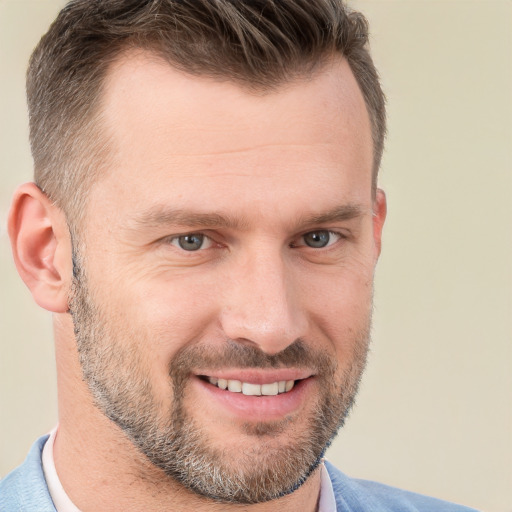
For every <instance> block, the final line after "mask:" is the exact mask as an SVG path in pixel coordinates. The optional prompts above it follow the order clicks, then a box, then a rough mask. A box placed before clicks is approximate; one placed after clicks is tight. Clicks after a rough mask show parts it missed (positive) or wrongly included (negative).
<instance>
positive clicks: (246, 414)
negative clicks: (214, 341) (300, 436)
mask: <svg viewBox="0 0 512 512" xmlns="http://www.w3.org/2000/svg"><path fill="white" fill-rule="evenodd" d="M313 382H314V377H309V378H307V379H303V380H301V381H299V382H298V383H297V384H295V386H294V387H293V389H292V390H291V391H288V392H287V393H281V394H279V395H273V396H247V395H244V394H243V393H233V392H231V391H228V390H224V389H220V388H218V387H217V386H214V385H213V384H210V383H209V382H206V381H204V380H202V379H200V378H199V377H195V378H194V379H193V383H194V387H196V388H199V391H200V392H201V393H203V394H206V399H207V401H208V403H211V402H213V401H214V402H215V403H216V404H219V405H220V406H221V407H223V408H224V409H225V410H227V411H228V412H229V413H230V414H232V415H233V416H235V417H236V418H238V419H240V420H243V421H278V420H282V419H284V418H285V417H286V416H289V415H290V414H296V413H297V412H299V411H300V410H301V409H302V407H303V406H304V403H305V399H306V395H307V393H308V391H309V390H310V389H311V387H312V385H313Z"/></svg>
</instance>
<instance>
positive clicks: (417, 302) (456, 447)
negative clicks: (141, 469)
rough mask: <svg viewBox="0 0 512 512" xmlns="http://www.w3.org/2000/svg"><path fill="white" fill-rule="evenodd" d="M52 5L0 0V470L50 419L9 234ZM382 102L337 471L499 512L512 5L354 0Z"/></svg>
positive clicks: (511, 242) (507, 448)
mask: <svg viewBox="0 0 512 512" xmlns="http://www.w3.org/2000/svg"><path fill="white" fill-rule="evenodd" d="M62 4H63V2H62V1H60V0H0V73H1V75H0V119H1V123H0V222H1V224H0V225H1V228H0V475H5V474H6V473H7V472H8V471H9V470H10V469H11V468H13V467H14V466H15V465H17V464H19V463H20V462H21V461H22V460H23V458H24V456H25V454H26V452H27V450H28V449H29V447H30V444H31V443H32V441H33V440H34V439H35V438H36V437H37V436H39V435H40V434H42V433H44V432H45V431H47V430H48V429H50V428H51V427H52V425H53V424H54V423H55V421H56V415H57V410H56V399H55V395H56V385H55V374H54V372H55V365H54V361H53V346H52V334H51V318H50V316H49V314H47V313H45V312H44V311H40V310H39V309H38V308H37V307H36V306H35V305H34V304H33V303H32V301H31V298H30V296H29V294H28V292H27V291H26V289H25V288H24V285H23V284H22V283H21V281H20V280H19V279H18V277H17V275H16V273H15V270H14V266H13V264H12V261H11V257H10V253H9V249H8V243H7V239H6V235H5V217H6V213H7V208H8V203H9V200H10V197H11V194H12V191H13V190H14V188H15V186H16V184H18V183H21V182H22V181H25V180H28V179H30V175H31V160H30V155H29V151H28V144H27V120H26V114H25V105H24V90H23V88H24V71H25V66H26V62H27V59H28V56H29V54H30V51H31V49H32V48H33V46H34V45H35V43H36V41H37V40H38V38H39V37H40V35H41V34H42V33H43V31H44V30H46V27H47V26H48V24H49V22H50V21H51V20H52V18H53V17H54V15H55V14H56V11H57V8H58V7H59V6H60V5H62ZM351 4H352V5H354V6H355V7H356V8H359V9H361V10H363V11H364V12H365V13H366V14H367V16H368V18H369V20H370V23H371V27H372V33H373V37H372V47H373V51H374V55H375V58H376V61H377V63H378V65H379V68H380V70H381V74H382V76H383V82H384V87H385V89H386V92H387V95H388V99H389V118H390V122H389V139H388V144H387V151H386V155H385V158H384V162H383V169H382V178H381V185H382V186H383V187H384V188H385V189H386V191H387V193H388V200H389V219H388V223H387V226H386V229H385V240H384V252H383V257H382V260H381V262H380V265H379V269H378V273H377V284H376V307H375V326H374V343H373V350H372V354H371V359H370V364H369V367H368V371H367V374H366V377H365V380H364V384H363V387H362V390H361V393H360V396H359V400H358V404H357V407H356V409H355V410H354V412H353V414H352V417H351V419H350V420H349V422H348V424H347V426H346V427H345V429H344V430H343V432H342V433H341V435H340V436H339V438H338V439H337V441H336V442H335V444H334V446H333V447H332V448H331V450H330V452H329V457H330V459H331V460H332V461H333V462H335V463H336V464H337V465H339V466H340V467H341V468H342V469H343V470H344V471H345V472H347V473H349V474H351V475H354V476H358V477H361V478H367V479H375V480H380V481H383V482H386V483H388V484H391V485H395V486H399V487H404V488H408V489H411V490H415V491H417V492H422V493H425V494H431V495H435V496H438V497H441V498H444V499H448V500H452V501H456V502H460V503H464V504H467V505H472V506H474V507H477V508H480V509H482V510H485V511H488V512H506V511H508V512H510V511H512V490H511V489H512V438H511V437H512V405H511V404H512V400H511V399H512V394H511V389H512V371H511V370H512V368H511V366H512V354H511V351H512V350H511V347H512V344H511V341H512V340H511V338H512V320H511V319H512V301H511V294H512V293H511V290H512V263H511V262H512V258H511V256H512V230H511V220H512V201H511V200H510V196H511V193H512V179H511V176H512V172H511V171H512V3H511V2H510V1H506V0H502V1H490V0H480V1H476V0H475V1H469V0H467V1H466V0H453V1H441V0H429V1H416V0H379V1H377V0H374V1H369V0H360V1H352V2H351Z"/></svg>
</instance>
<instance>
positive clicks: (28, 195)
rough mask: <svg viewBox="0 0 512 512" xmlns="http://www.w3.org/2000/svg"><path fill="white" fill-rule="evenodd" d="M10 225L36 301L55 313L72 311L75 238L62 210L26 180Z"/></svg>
mask: <svg viewBox="0 0 512 512" xmlns="http://www.w3.org/2000/svg"><path fill="white" fill-rule="evenodd" d="M7 227H8V231H9V237H10V239H11V247H12V252H13V256H14V262H15V264H16V268H17V269H18V273H19V274H20V276H21V278H22V279H23V281H24V282H25V284H26V285H27V286H28V288H29V289H30V292H31V293H32V296H33V297H34V300H35V301H36V302H37V304H39V305H40V306H41V307H43V308H45V309H47V310H48V311H52V312H54V313H65V312H66V311H68V296H69V291H70V286H71V279H72V258H71V238H70V235H69V229H68V225H67V222H66V218H65V216H64V213H63V212H62V210H60V209H59V208H58V207H57V206H55V205H54V204H52V203H51V201H50V200H49V199H48V197H47V196H46V195H45V194H44V193H43V192H42V191H41V190H40V189H39V187H37V185H35V184H34V183H25V184H24V185H21V186H20V187H19V188H18V189H17V190H16V192H15V195H14V198H13V201H12V205H11V209H10V211H9V217H8V224H7Z"/></svg>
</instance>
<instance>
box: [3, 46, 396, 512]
mask: <svg viewBox="0 0 512 512" xmlns="http://www.w3.org/2000/svg"><path fill="white" fill-rule="evenodd" d="M103 116H104V123H105V129H106V131H107V133H108V134H109V136H110V138H111V139H112V144H113V146H112V162H111V165H110V169H109V171H108V172H107V173H106V174H105V175H104V176H102V177H101V178H100V179H99V180H98V181H97V182H96V183H95V184H94V185H93V186H92V188H91V190H90V194H89V197H88V205H87V213H86V216H85V221H84V222H85V223H84V225H83V226H82V229H81V230H80V237H81V241H82V242H83V244H84V247H86V251H84V265H85V266H86V271H87V280H88V288H89V291H90V293H91V299H92V300H93V301H94V303H95V304H96V306H97V307H98V308H99V309H100V310H101V311H102V315H103V317H104V318H105V319H107V321H108V325H109V326H110V328H111V329H112V330H113V331H115V332H121V333H122V332H131V331H134V332H140V330H141V329H143V332H144V333H145V336H144V337H141V338H140V339H139V338H137V337H133V336H132V337H129V336H126V337H120V338H119V339H120V340H124V341H123V342H124V343H126V344H131V345H130V346H128V347H126V346H124V347H123V349H126V350H134V351H136V352H137V353H138V354H140V355H141V358H142V363H141V365H142V366H141V368H142V369H144V370H145V372H146V376H147V377H148V379H149V381H150V383H151V386H152V390H153V392H154V393H155V396H156V397H157V399H158V400H157V403H158V404H159V407H161V410H162V411H163V410H165V404H167V403H169V401H170V400H171V399H172V396H171V395H170V393H171V391H170V389H169V386H168V375H167V368H168V366H169V364H170V363H171V362H172V361H173V358H174V357H175V356H176V354H178V353H179V351H180V350H182V349H183V348H184V347H192V346H199V347H205V348H211V349H214V350H221V349H222V347H223V346H225V344H226V340H227V339H230V340H234V341H235V342H236V343H239V344H241V345H246V346H250V347H257V348H258V349H259V350H261V351H262V352H264V353H265V354H269V355H272V354H279V353H280V352H282V351H283V350H285V349H286V348H287V347H289V346H290V345H292V344H293V343H294V342H295V341H296V340H297V339H302V340H305V342H306V343H307V344H308V346H310V347H311V349H313V350H315V351H321V352H323V353H327V354H328V355H329V356H330V357H331V358H333V359H334V360H335V361H336V362H337V372H338V373H337V376H336V377H337V378H339V379H341V377H340V376H341V374H342V372H343V371H344V370H346V369H347V368H349V366H350V363H351V362H352V361H353V360H354V358H355V357H356V351H357V350H358V348H359V347H358V346H357V333H361V332H364V331H365V330H366V329H367V328H368V322H369V317H370V311H371V301H372V286H373V273H374V267H375V264H376V262H377V259H378V256H379V253H380V246H381V232H382V226H383V223H384V219H385V214H386V201H385V196H384V193H383V192H382V191H380V190H378V191H377V192H376V193H375V194H372V189H371V174H372V162H373V155H372V139H371V131H370V123H369V118H368V115H367V112H366V108H365V105H364V100H363V97H362V95H361V93H360V91H359V89H358V87H357V83H356V81H355V79H354V77H353V75H352V72H351V70H350V68H349V66H348V64H347V63H346V61H344V60H342V59H336V60H333V61H332V62H331V63H330V64H329V65H328V66H327V67H325V68H324V69H323V70H322V71H319V72H318V73H316V74H315V75H314V76H313V77H312V78H311V79H309V80H304V81H300V82H299V81H298V82H295V83H291V84H288V85H286V86H283V87H281V88H279V89H278V90H277V91H274V92H271V93H267V94H264V95H261V94H260V95H255V94H251V93H249V92H248V91H245V90H243V89H242V88H241V87H240V86H238V85H235V84H233V83H230V82H223V83H219V82H214V81H212V80H209V79H206V78H197V77H189V76H186V75H184V74H182V73H180V72H178V71H176V70H174V69H173V68H171V67H170V66H169V65H167V64H165V63H163V62H161V61H159V60H158V59H156V58H154V57H152V56H150V55H147V54H144V53H142V52H139V53H132V54H129V55H126V56H124V57H123V58H122V59H121V60H119V61H118V62H117V63H116V64H115V65H114V66H113V68H112V69H111V71H110V73H109V76H108V78H107V82H106V84H105V90H104V98H103ZM170 209H180V210H185V211H186V212H187V215H186V218H185V219H182V220H181V221H180V222H179V223H177V222H176V221H175V219H173V218H171V217H170V216H169V215H167V216H165V215H164V216H163V217H162V215H161V213H162V212H169V210H170ZM340 209H341V210H347V209H348V210H350V211H351V212H355V213H353V214H352V215H349V216H346V215H345V217H350V218H344V217H340V218H336V219H333V218H332V219H330V220H326V219H320V216H322V215H324V216H325V215H326V214H327V213H332V212H333V211H335V210H336V211H339V210H340ZM191 213H192V214H212V213H215V214H222V215H223V216H224V217H226V218H228V219H230V220H231V221H234V220H237V221H239V222H238V223H236V222H230V223H228V224H227V225H226V224H225V223H219V222H217V223H215V222H211V223H210V224H209V225H208V226H207V227H206V228H204V227H199V226H198V225H197V224H196V223H194V222H192V220H191V218H190V214H191ZM338 217H339V216H338ZM156 218H158V222H154V221H155V219H156ZM149 220H151V222H149ZM210 220H211V219H210ZM320 230H324V231H325V230H326V231H330V232H332V233H336V234H333V235H331V239H330V245H329V246H328V247H324V248H320V249H318V248H312V247H309V246H307V245H306V244H305V241H304V237H303V235H304V234H306V233H310V232H312V231H320ZM198 232H200V233H202V234H205V235H206V236H207V237H208V240H211V242H208V243H207V245H206V246H205V248H204V249H201V250H199V251H196V252H187V251H184V250H183V249H180V247H179V245H178V244H177V239H176V237H178V236H180V235H185V234H188V233H198ZM9 233H10V236H11V241H12V245H13V253H14V257H15V261H16V265H17V267H18V270H19V273H20V275H21V276H22V278H23V279H24V280H25V282H26V284H27V285H28V287H29V288H30V290H31V292H32V294H33V296H34V299H35V300H36V302H37V303H38V304H39V305H41V306H42V307H44V308H46V309H48V310H49V311H52V312H54V325H55V340H56V355H57V370H58V389H59V397H58V399H59V424H60V427H59V434H58V437H57V439H56V444H55V452H54V453H55V462H56V468H57V472H58V474H59V477H60V479H61V481H62V484H63V487H64V489H65V490H66V492H67V493H68V495H69V496H70V498H71V499H72V501H73V502H74V503H75V504H76V505H77V506H78V507H79V508H80V510H82V511H83V512H88V511H92V510H110V511H118V510H119V511H132V510H134V511H135V510H141V509H144V510H155V511H157V510H167V511H171V512H172V511H185V510H198V511H202V510H211V511H215V510H231V509H233V510H254V511H266V510H276V509H277V507H279V510H282V511H283V512H285V511H288V510H289V511H292V510H293V511H296V510H304V511H314V510H316V506H317V500H318V494H319V488H320V474H319V472H318V471H316V472H314V473H313V474H312V475H311V476H310V478H309V479H308V480H307V482H306V483H305V484H304V485H303V486H302V487H300V488H299V489H298V490H297V491H295V492H293V493H292V494H290V495H288V496H285V497H282V498H280V499H279V500H277V502H276V501H272V502H268V503H261V504H256V505H242V506H240V505H238V506H236V505H226V504H220V505H219V504H216V503H214V502H212V501H209V500H205V499H204V498H202V497H200V496H198V495H196V494H194V493H192V492H190V491H187V490H185V489H183V488H182V487H181V486H180V485H179V484H177V483H176V482H175V481H173V480H172V479H169V478H168V477H166V475H165V474H164V473H163V472H162V471H161V470H160V469H158V468H156V467H155V466H153V465H152V464H150V463H149V462H148V460H147V459H146V458H145V457H144V456H143V455H142V454H140V453H139V452H138V451H137V450H136V448H135V447H134V445H133V444H132V443H131V442H130V441H129V440H128V439H127V438H126V436H124V434H123V433H122V431H121V430H120V429H119V428H118V427H117V426H116V425H115V424H114V423H112V422H111V421H110V420H108V419H107V418H106V417H105V415H104V414H103V413H102V412H101V411H100V410H99V409H98V408H97V407H96V406H95V405H94V403H93V399H92V396H91V393H90V391H89V389H88V387H87V385H86V384H85V383H84V381H83V380H82V378H81V377H82V375H81V368H80V365H79V362H78V355H77V349H76V341H75V335H74V332H73V322H72V319H71V316H70V314H69V313H68V302H69V301H68V298H69V295H70V290H71V286H72V263H71V241H70V237H69V230H68V228H67V223H66V219H65V217H64V214H63V213H62V211H60V210H59V209H58V208H57V207H55V206H54V205H53V204H51V203H50V202H49V201H48V199H47V198H46V197H45V196H44V194H42V193H41V192H40V190H39V189H38V188H37V187H35V186H34V185H33V184H25V185H23V186H21V187H20V188H19V189H18V191H17V192H16V195H15V197H14V200H13V205H12V209H11V213H10V217H9ZM143 342H144V343H143ZM148 344H150V346H149V347H148V346H147V345H148ZM228 370H229V372H231V374H234V375H237V372H238V374H242V373H243V372H242V371H241V370H240V369H237V368H229V369H224V370H223V371H228ZM198 371H199V370H198ZM201 371H202V372H203V373H206V374H210V373H208V368H202V369H201ZM216 371H217V372H218V370H216ZM292 371H293V369H292ZM211 373H212V374H215V373H214V371H213V370H211ZM245 377H246V378H247V379H249V377H248V376H247V375H245ZM251 378H252V379H256V380H258V379H259V380H261V381H263V382H266V381H268V379H269V378H270V377H269V375H268V374H266V373H265V372H264V371H257V372H255V374H254V375H252V376H251ZM242 380H243V379H242ZM270 381H272V380H270ZM318 382H319V380H318V379H315V378H314V375H313V376H311V379H310V382H309V384H308V386H307V387H306V389H305V392H304V393H303V394H302V395H301V398H300V400H299V401H298V403H297V404H295V405H294V407H293V410H292V411H287V412H286V417H287V418H288V420H289V423H290V427H289V428H284V429H282V431H281V432H280V433H279V434H278V435H276V436H274V437H273V438H272V439H269V438H265V437H264V436H263V437H261V438H258V437H255V436H250V435H248V434H247V432H246V431H244V428H243V426H244V425H247V424H248V423H253V424H255V423H256V422H260V423H261V422H263V423H265V422H267V423H269V422H272V421H276V420H279V419H283V418H284V416H285V415H284V414H282V412H280V409H279V407H277V408H276V410H274V411H273V412H269V411H265V410H262V408H259V409H258V408H257V409H255V410H249V412H248V413H247V414H242V413H240V412H236V411H234V410H233V409H232V408H230V406H229V404H228V405H226V404H223V403H221V402H219V401H216V400H215V399H212V397H211V395H210V394H209V393H208V392H206V391H205V389H204V386H202V385H201V384H198V379H197V377H196V376H195V375H191V376H190V379H189V380H188V381H187V382H186V386H185V389H186V395H185V399H184V404H185V406H186V408H187V411H188V413H189V414H190V415H191V416H192V417H193V418H194V421H195V422H196V423H197V424H198V425H200V426H201V427H202V428H204V429H205V431H206V432H207V433H208V438H209V440H210V441H211V444H212V446H214V447H217V448H221V449H227V450H228V451H229V450H230V449H232V450H233V453H234V454H236V453H237V450H243V449H244V447H246V446H249V445H248V443H251V445H250V446H252V447H254V446H256V445H257V443H260V444H261V447H266V446H271V447H272V446H273V447H275V448H278V447H279V445H280V444H283V443H287V442H289V441H290V440H291V439H292V438H293V437H294V436H299V435H307V425H306V420H305V419H304V418H305V417H306V416H307V413H308V412H310V411H311V410H312V409H313V407H314V406H315V404H316V402H317V397H318V395H319V391H320V390H319V388H318V385H319V384H318ZM249 409H251V408H250V407H249ZM269 443H270V444H269ZM84 447H87V448H86V449H84ZM230 453H231V452H230ZM231 460H232V461H233V462H232V463H233V464H236V456H234V457H233V456H232V457H231ZM83 482H87V486H84V485H83ZM113 482H115V483H113ZM90 489H94V493H91V492H90ZM105 504H108V509H107V508H106V506H105Z"/></svg>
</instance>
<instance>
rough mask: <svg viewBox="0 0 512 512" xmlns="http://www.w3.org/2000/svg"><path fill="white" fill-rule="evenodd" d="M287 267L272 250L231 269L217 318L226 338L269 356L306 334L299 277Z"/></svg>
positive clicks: (245, 260)
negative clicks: (254, 347)
mask: <svg viewBox="0 0 512 512" xmlns="http://www.w3.org/2000/svg"><path fill="white" fill-rule="evenodd" d="M289 267H290V265H287V264H286V261H285V260H284V258H283V256H282V255H281V254H279V253H278V252H277V251H276V254H274V255H272V254H261V252H260V253H258V254H256V255H254V256H253V257H249V258H245V259H244V261H242V262H240V264H239V265H237V266H236V269H234V270H232V272H231V273H230V276H229V283H225V288H224V292H225V295H224V304H223V308H222V311H221V318H220V321H221V324H222V329H223V331H224V334H225V335H226V336H227V337H228V338H229V339H231V340H233V341H237V342H240V343H250V344H254V345H257V346H258V347H259V348H260V350H262V351H263V352H265V353H267V354H269V355H272V354H276V353H278V352H281V351H282V350H284V349H285V348H286V347H288V346H289V345H291V344H292V343H293V342H294V341H296V340H297V339H299V338H301V337H303V336H305V335H306V332H307V327H308V321H307V314H306V311H305V308H304V304H303V300H302V297H301V292H300V286H299V285H300V283H299V282H298V277H299V276H296V277H295V276H294V274H295V272H294V269H291V268H289Z"/></svg>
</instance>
